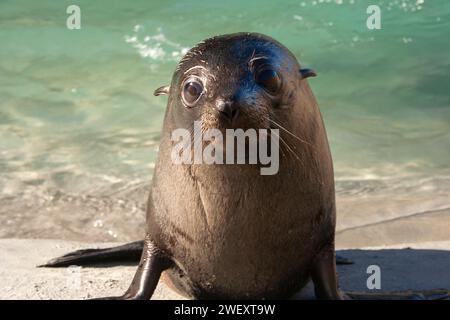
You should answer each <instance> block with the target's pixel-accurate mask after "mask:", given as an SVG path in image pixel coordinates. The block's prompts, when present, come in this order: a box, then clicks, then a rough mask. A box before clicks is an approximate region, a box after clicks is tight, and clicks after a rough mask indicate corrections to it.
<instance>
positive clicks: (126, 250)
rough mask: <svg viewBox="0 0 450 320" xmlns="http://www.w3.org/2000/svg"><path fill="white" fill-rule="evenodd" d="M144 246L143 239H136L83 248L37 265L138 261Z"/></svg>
mask: <svg viewBox="0 0 450 320" xmlns="http://www.w3.org/2000/svg"><path fill="white" fill-rule="evenodd" d="M143 248H144V241H136V242H131V243H127V244H124V245H122V246H118V247H112V248H105V249H83V250H77V251H74V252H70V253H68V254H66V255H64V256H62V257H58V258H55V259H52V260H50V261H49V262H47V263H46V264H43V265H40V266H38V267H47V268H56V267H67V266H71V265H79V266H85V265H92V264H99V263H124V262H136V263H137V262H138V261H139V258H140V257H141V254H142V250H143Z"/></svg>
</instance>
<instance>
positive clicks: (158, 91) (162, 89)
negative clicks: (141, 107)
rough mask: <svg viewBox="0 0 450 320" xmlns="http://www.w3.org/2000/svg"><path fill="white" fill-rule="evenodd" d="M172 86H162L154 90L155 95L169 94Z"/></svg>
mask: <svg viewBox="0 0 450 320" xmlns="http://www.w3.org/2000/svg"><path fill="white" fill-rule="evenodd" d="M169 90H170V86H162V87H159V88H158V89H156V90H155V92H153V95H155V96H161V95H167V94H169Z"/></svg>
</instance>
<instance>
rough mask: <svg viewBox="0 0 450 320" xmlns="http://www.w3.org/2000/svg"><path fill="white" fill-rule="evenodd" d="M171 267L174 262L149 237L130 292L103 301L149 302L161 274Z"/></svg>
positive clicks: (146, 239)
mask: <svg viewBox="0 0 450 320" xmlns="http://www.w3.org/2000/svg"><path fill="white" fill-rule="evenodd" d="M171 266H172V260H171V259H170V258H169V257H168V256H167V255H165V254H164V252H162V251H161V250H160V249H159V248H157V247H156V246H155V245H154V244H153V242H152V241H151V240H150V237H149V236H148V235H147V237H146V238H145V240H144V249H143V251H142V257H141V261H140V262H139V267H138V269H137V271H136V274H135V275H134V278H133V281H132V282H131V285H130V287H129V288H128V290H127V291H126V292H125V294H124V295H123V296H120V297H107V298H101V300H109V299H111V300H148V299H150V298H151V296H152V294H153V291H155V288H156V286H157V285H158V281H159V278H160V277H161V273H162V272H163V271H164V270H166V269H168V268H170V267H171Z"/></svg>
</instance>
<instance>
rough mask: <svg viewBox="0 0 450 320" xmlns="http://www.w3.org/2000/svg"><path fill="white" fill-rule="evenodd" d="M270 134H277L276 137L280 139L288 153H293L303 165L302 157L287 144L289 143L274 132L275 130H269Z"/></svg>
mask: <svg viewBox="0 0 450 320" xmlns="http://www.w3.org/2000/svg"><path fill="white" fill-rule="evenodd" d="M271 134H274V135H276V136H278V138H279V139H280V141H281V142H282V143H283V145H284V146H286V148H287V150H288V151H289V153H290V154H291V155H293V156H294V157H295V158H296V159H297V160H298V161H299V162H300V163H301V164H302V165H303V161H302V159H301V158H300V157H299V156H298V154H297V153H296V152H295V151H294V150H293V149H292V148H291V147H290V146H289V144H288V143H287V142H286V141H285V140H284V139H283V138H282V137H281V135H279V134H277V133H275V132H271Z"/></svg>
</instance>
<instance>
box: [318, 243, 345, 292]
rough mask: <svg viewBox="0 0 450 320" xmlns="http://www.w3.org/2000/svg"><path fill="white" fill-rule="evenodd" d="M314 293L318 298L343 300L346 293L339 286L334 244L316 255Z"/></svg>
mask: <svg viewBox="0 0 450 320" xmlns="http://www.w3.org/2000/svg"><path fill="white" fill-rule="evenodd" d="M311 278H312V281H313V283H314V293H315V295H316V298H317V299H322V300H343V299H344V295H343V294H342V293H341V291H340V290H339V287H338V282H337V276H336V260H335V255H334V246H332V247H330V248H326V249H325V250H323V251H322V252H321V253H319V254H318V255H317V257H316V260H315V262H314V265H313V267H312V270H311Z"/></svg>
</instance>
